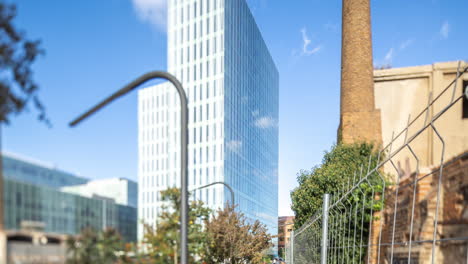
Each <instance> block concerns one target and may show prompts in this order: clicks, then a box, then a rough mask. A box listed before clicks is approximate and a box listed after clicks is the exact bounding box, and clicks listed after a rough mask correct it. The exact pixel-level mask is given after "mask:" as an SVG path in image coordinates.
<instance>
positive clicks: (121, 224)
mask: <svg viewBox="0 0 468 264" xmlns="http://www.w3.org/2000/svg"><path fill="white" fill-rule="evenodd" d="M2 165H3V168H4V171H3V175H4V176H5V179H4V201H5V204H4V206H5V214H4V221H5V228H6V229H7V230H19V229H21V228H22V224H24V223H26V222H31V221H32V222H38V223H42V224H43V225H44V231H45V232H50V233H58V234H78V233H80V231H81V230H82V229H83V228H84V227H93V228H95V229H96V230H100V229H102V228H105V227H114V228H116V229H117V230H118V231H119V233H120V234H121V235H122V236H123V238H124V239H125V240H126V241H135V240H136V231H137V230H136V227H137V222H136V221H137V209H136V208H135V207H131V206H125V205H120V204H117V203H115V202H114V200H113V199H109V198H104V197H95V198H88V197H84V196H80V195H75V194H71V193H67V192H62V191H60V189H59V188H54V187H50V186H62V185H63V184H75V183H82V182H83V180H84V182H86V181H88V180H87V179H84V178H80V177H76V176H73V175H71V174H68V173H66V172H60V171H57V170H56V169H53V168H50V167H43V166H40V165H39V164H38V163H32V162H30V161H27V160H20V159H17V158H15V157H11V156H3V164H2ZM68 175H71V176H72V177H71V179H68V178H67V177H68ZM43 177H45V180H44V179H43ZM49 177H50V178H49ZM54 179H55V180H57V179H58V180H59V182H58V183H54V182H53V180H54ZM77 179H78V180H77Z"/></svg>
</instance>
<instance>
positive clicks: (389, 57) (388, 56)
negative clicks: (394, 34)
mask: <svg viewBox="0 0 468 264" xmlns="http://www.w3.org/2000/svg"><path fill="white" fill-rule="evenodd" d="M393 55H394V49H393V48H391V49H390V50H389V51H388V52H387V54H385V58H384V61H385V63H386V64H391V63H392V60H393Z"/></svg>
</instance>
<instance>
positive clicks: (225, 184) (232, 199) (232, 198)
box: [191, 182, 235, 205]
mask: <svg viewBox="0 0 468 264" xmlns="http://www.w3.org/2000/svg"><path fill="white" fill-rule="evenodd" d="M216 184H222V185H224V186H226V187H227V188H228V189H229V191H230V192H231V205H234V204H235V203H234V191H233V190H232V188H231V186H229V184H227V183H225V182H213V183H210V184H207V185H203V186H200V187H198V188H195V189H193V190H191V192H193V191H196V190H200V189H204V188H208V187H210V186H213V185H216Z"/></svg>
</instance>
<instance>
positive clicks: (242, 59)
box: [138, 0, 278, 237]
mask: <svg viewBox="0 0 468 264" xmlns="http://www.w3.org/2000/svg"><path fill="white" fill-rule="evenodd" d="M167 31H168V35H167V38H168V39H167V41H168V56H167V60H168V61H167V64H168V69H169V72H171V73H172V74H174V75H175V76H176V77H177V78H178V79H179V80H180V81H181V82H182V84H183V86H184V89H185V92H186V94H187V98H188V103H189V104H188V109H189V126H188V130H189V131H188V136H189V151H188V177H189V189H195V188H197V187H200V186H203V185H206V184H209V183H212V182H216V181H224V182H226V183H228V184H230V185H231V186H232V187H233V189H234V192H235V199H236V203H238V204H239V208H240V210H242V211H243V212H244V213H245V214H246V215H247V216H248V217H250V218H251V219H259V220H261V221H262V222H264V223H265V224H267V225H268V227H269V229H270V230H271V231H272V232H275V230H276V225H277V223H276V222H277V203H278V201H277V200H278V195H277V193H278V188H277V187H278V186H277V182H278V181H277V166H278V126H277V124H278V71H277V70H276V67H275V65H274V63H273V60H272V58H271V56H270V54H269V52H268V49H267V47H266V45H265V43H264V41H263V38H262V36H261V34H260V32H259V30H258V28H257V26H256V24H255V20H254V18H253V16H252V14H251V13H250V10H249V8H248V7H247V4H246V3H245V0H232V1H229V0H226V1H224V0H169V1H168V28H167ZM138 102H139V103H138V122H139V139H138V142H139V176H138V181H139V205H140V207H139V212H138V214H139V219H141V220H143V221H145V222H146V223H149V224H154V223H155V222H156V219H157V217H158V215H159V213H160V208H161V206H162V202H161V201H160V194H159V193H160V191H161V190H164V189H167V188H168V187H171V186H178V185H179V183H180V174H179V171H180V160H179V156H180V152H179V150H180V142H179V137H180V128H179V123H180V119H179V116H180V112H179V99H178V97H177V95H176V93H175V92H174V88H173V87H170V84H168V83H163V84H159V85H156V86H152V87H148V88H146V89H142V90H140V91H139V97H138ZM194 196H195V198H196V199H201V200H203V201H204V202H205V203H206V204H208V205H209V206H210V207H212V208H213V209H216V208H220V207H222V206H223V205H224V204H225V203H226V202H227V201H228V200H229V199H230V193H229V191H228V189H225V187H223V186H220V185H215V186H212V187H209V188H206V189H203V190H199V191H196V192H195V193H194ZM141 236H142V228H141V226H140V228H139V237H141Z"/></svg>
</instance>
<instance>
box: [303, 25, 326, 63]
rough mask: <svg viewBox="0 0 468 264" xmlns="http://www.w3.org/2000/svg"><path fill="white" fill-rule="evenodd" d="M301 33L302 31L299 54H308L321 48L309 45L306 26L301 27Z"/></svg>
mask: <svg viewBox="0 0 468 264" xmlns="http://www.w3.org/2000/svg"><path fill="white" fill-rule="evenodd" d="M301 33H302V54H301V55H306V56H310V55H312V54H315V53H317V52H319V51H320V50H321V49H322V46H316V47H314V48H311V47H309V46H310V44H311V42H312V41H311V40H310V38H309V36H307V29H306V28H302V29H301Z"/></svg>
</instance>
